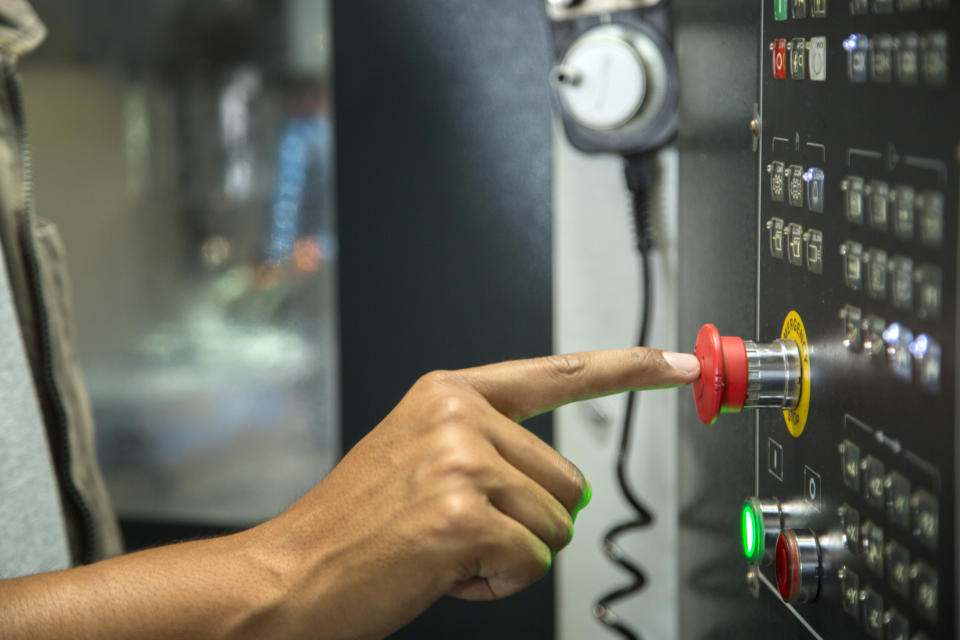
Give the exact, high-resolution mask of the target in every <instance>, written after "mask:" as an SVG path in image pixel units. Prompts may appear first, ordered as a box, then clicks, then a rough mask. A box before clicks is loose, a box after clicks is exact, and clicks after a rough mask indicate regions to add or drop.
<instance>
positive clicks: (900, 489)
mask: <svg viewBox="0 0 960 640" xmlns="http://www.w3.org/2000/svg"><path fill="white" fill-rule="evenodd" d="M883 488H884V491H885V493H886V503H887V518H889V519H890V521H891V522H893V523H894V524H896V525H899V526H901V527H903V528H904V529H909V528H910V481H909V480H907V478H906V477H905V476H904V475H903V474H900V473H897V472H896V471H891V472H890V473H888V474H887V477H886V478H885V479H884V481H883Z"/></svg>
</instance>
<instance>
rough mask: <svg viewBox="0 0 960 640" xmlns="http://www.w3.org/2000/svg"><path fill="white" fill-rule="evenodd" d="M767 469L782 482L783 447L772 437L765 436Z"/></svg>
mask: <svg viewBox="0 0 960 640" xmlns="http://www.w3.org/2000/svg"><path fill="white" fill-rule="evenodd" d="M767 471H769V472H770V475H772V476H773V477H774V478H776V479H777V480H779V481H780V482H783V447H782V446H781V445H780V443H779V442H777V441H776V440H774V439H773V438H767Z"/></svg>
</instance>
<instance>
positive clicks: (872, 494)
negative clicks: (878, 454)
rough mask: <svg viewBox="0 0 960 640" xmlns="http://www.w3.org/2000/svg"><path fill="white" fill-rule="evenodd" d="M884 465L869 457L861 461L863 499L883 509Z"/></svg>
mask: <svg viewBox="0 0 960 640" xmlns="http://www.w3.org/2000/svg"><path fill="white" fill-rule="evenodd" d="M883 473H884V469H883V463H882V462H880V461H879V460H877V459H876V458H874V457H873V456H867V457H865V458H864V459H863V460H861V461H860V485H861V486H862V487H863V497H864V498H866V499H867V502H869V503H870V504H872V505H873V506H875V507H877V508H878V509H882V508H883Z"/></svg>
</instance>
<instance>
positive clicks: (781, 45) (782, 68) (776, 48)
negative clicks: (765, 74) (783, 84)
mask: <svg viewBox="0 0 960 640" xmlns="http://www.w3.org/2000/svg"><path fill="white" fill-rule="evenodd" d="M773 77H774V78H776V79H777V80H783V79H784V78H786V77H787V39H786V38H778V39H777V40H774V41H773Z"/></svg>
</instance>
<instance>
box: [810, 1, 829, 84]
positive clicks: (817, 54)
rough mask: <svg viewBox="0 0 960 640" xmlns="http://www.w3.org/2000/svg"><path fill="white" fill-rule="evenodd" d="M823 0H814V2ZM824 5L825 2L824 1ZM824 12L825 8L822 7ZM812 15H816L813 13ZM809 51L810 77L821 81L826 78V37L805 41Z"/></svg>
mask: <svg viewBox="0 0 960 640" xmlns="http://www.w3.org/2000/svg"><path fill="white" fill-rule="evenodd" d="M818 1H824V0H814V2H818ZM824 6H826V4H825V3H824ZM824 13H826V9H824ZM814 17H817V16H816V14H814ZM807 50H808V51H809V54H810V56H809V60H808V61H807V62H808V67H809V68H810V79H811V80H813V81H815V82H823V81H824V80H826V79H827V39H826V38H825V37H823V36H817V37H815V38H810V41H809V42H808V43H807Z"/></svg>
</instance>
